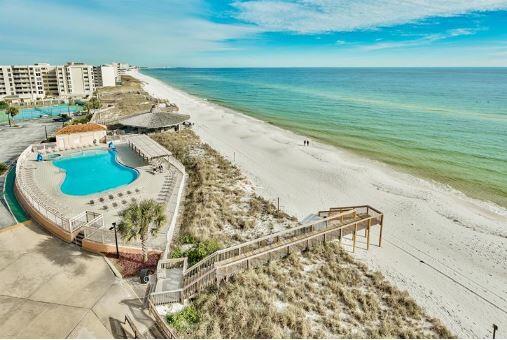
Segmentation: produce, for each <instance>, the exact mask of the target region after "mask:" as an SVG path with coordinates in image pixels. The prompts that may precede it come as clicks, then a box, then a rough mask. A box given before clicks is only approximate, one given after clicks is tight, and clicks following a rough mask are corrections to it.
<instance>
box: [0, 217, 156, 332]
mask: <svg viewBox="0 0 507 340" xmlns="http://www.w3.org/2000/svg"><path fill="white" fill-rule="evenodd" d="M0 277H1V278H2V279H1V280H0V338H112V337H123V336H124V333H123V331H122V324H121V323H122V322H123V321H124V319H125V315H126V314H129V315H131V316H132V317H133V318H134V319H135V320H136V324H137V326H138V328H139V329H140V331H141V332H147V331H148V329H149V328H151V327H152V326H153V322H152V320H151V319H150V318H149V317H148V316H147V314H146V312H145V311H143V310H142V302H141V301H140V299H138V297H137V295H136V294H135V293H134V290H133V288H132V286H131V285H130V284H129V283H128V282H127V281H126V280H121V279H118V278H116V277H115V276H114V275H113V273H112V271H111V270H110V268H109V267H108V265H107V264H106V262H105V261H104V259H103V258H102V257H101V256H99V255H94V254H91V253H87V252H84V251H82V250H81V249H80V248H78V247H77V246H74V245H71V244H67V243H64V242H62V241H60V240H58V239H56V238H54V237H52V236H51V235H48V234H47V233H46V232H45V231H43V229H42V228H40V227H39V226H37V225H35V224H33V223H32V222H30V221H29V222H25V223H24V224H23V225H17V226H13V227H7V228H5V229H3V230H2V231H0ZM137 288H138V289H139V287H137Z"/></svg>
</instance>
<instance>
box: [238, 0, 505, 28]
mask: <svg viewBox="0 0 507 340" xmlns="http://www.w3.org/2000/svg"><path fill="white" fill-rule="evenodd" d="M233 6H234V7H235V8H236V9H237V14H236V16H237V18H238V19H240V20H243V21H245V22H248V23H253V24H256V25H258V26H259V27H261V28H263V29H265V30H267V31H289V32H296V33H300V34H312V33H325V32H338V31H354V30H358V29H373V28H377V27H386V26H393V25H398V24H404V23H409V22H415V21H419V20H422V19H425V18H428V17H448V16H455V15H460V14H465V13H469V12H475V11H490V10H499V9H506V8H507V0H405V1H402V0H293V1H289V0H247V1H236V2H234V3H233Z"/></svg>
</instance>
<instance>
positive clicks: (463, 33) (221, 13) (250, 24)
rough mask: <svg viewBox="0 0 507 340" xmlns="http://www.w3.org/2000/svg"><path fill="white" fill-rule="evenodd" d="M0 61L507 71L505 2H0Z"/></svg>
mask: <svg viewBox="0 0 507 340" xmlns="http://www.w3.org/2000/svg"><path fill="white" fill-rule="evenodd" d="M0 18H1V20H0V64H23V63H33V62H49V63H55V64H57V63H64V62H66V61H68V60H76V61H85V62H89V63H95V64H99V63H108V62H111V61H125V62H129V63H132V64H137V65H142V66H189V67H241V66H507V0H405V1H401V0H398V1H395V0H355V1H351V0H291V1H290V0H244V1H240V0H231V1H227V0H224V1H222V0H207V1H206V0H179V1H177V0H143V1H137V0H121V1H120V0H117V1H115V0H89V1H57V0H47V1H42V0H34V1H29V0H12V1H10V0H0Z"/></svg>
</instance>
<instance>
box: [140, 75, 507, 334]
mask: <svg viewBox="0 0 507 340" xmlns="http://www.w3.org/2000/svg"><path fill="white" fill-rule="evenodd" d="M132 75H133V76H135V77H137V78H138V79H140V80H142V81H143V82H144V87H145V90H146V91H147V92H149V93H150V94H152V95H153V96H155V97H159V98H166V99H169V100H171V101H172V102H175V103H176V104H177V105H178V106H179V107H180V111H181V112H182V113H188V114H190V115H191V116H192V121H193V122H195V127H194V129H195V131H196V132H197V133H198V134H199V135H200V136H201V138H202V139H203V140H204V141H205V142H207V143H209V144H210V145H211V146H212V147H214V148H215V149H217V150H218V151H219V152H221V153H222V154H223V155H224V156H226V157H228V158H229V159H231V160H233V161H234V162H235V163H236V164H237V165H239V166H240V167H241V169H242V170H243V171H244V172H245V173H246V174H247V175H249V176H250V178H251V180H252V181H253V182H254V183H255V185H257V190H258V192H259V193H260V194H262V195H264V196H265V197H266V198H268V199H273V200H275V199H276V198H277V197H279V198H280V204H281V206H282V207H283V208H284V209H285V210H286V211H287V212H289V213H291V214H294V215H296V216H298V217H299V218H303V217H304V216H306V215H308V214H310V213H313V212H315V211H318V210H320V209H326V208H329V207H332V206H347V205H356V204H370V205H372V206H374V207H376V208H379V209H380V210H382V211H383V212H384V214H385V233H384V242H383V246H382V248H378V247H372V248H373V249H371V250H370V251H369V252H366V251H365V250H364V249H363V250H359V251H357V252H356V254H355V255H356V256H357V257H358V258H360V259H363V260H364V261H366V262H367V263H368V265H369V266H370V267H371V268H376V269H379V270H380V271H381V272H382V273H383V274H384V275H386V277H387V278H389V279H390V281H391V282H393V283H394V284H396V285H397V286H398V287H399V288H401V289H406V290H408V291H409V293H410V294H411V295H412V296H413V297H414V298H415V299H416V300H417V302H418V303H419V304H420V305H421V306H423V307H424V308H426V310H427V312H428V313H429V314H430V315H434V316H436V317H438V318H440V319H441V320H442V321H443V322H444V323H445V324H446V325H448V327H449V328H450V329H451V330H452V331H453V332H455V333H456V334H457V335H458V336H460V337H485V338H488V337H491V332H492V324H493V323H495V324H497V325H498V326H499V331H498V332H497V337H499V338H500V337H503V338H505V337H507V210H506V209H504V208H502V207H498V206H495V205H493V204H488V203H485V202H480V201H477V200H472V199H470V198H468V197H466V196H464V195H463V194H461V193H459V192H456V191H454V190H451V189H449V188H446V187H444V186H443V185H440V184H438V183H433V182H430V181H426V180H422V179H418V178H416V177H414V176H411V175H407V174H404V173H401V172H398V171H396V170H394V169H392V168H391V167H389V166H387V165H384V164H381V163H379V162H375V161H372V160H368V159H365V158H361V157H358V156H356V155H353V154H351V153H350V152H348V151H344V150H340V149H337V148H335V147H331V146H328V145H325V144H321V143H318V142H316V141H312V142H311V145H310V146H309V147H304V146H303V140H304V139H305V137H303V136H299V135H296V134H294V133H292V132H289V131H285V130H282V129H279V128H277V127H274V126H272V125H270V124H268V123H265V122H262V121H259V120H256V119H253V118H251V117H248V116H245V115H243V114H241V113H238V112H234V111H232V110H229V109H226V108H223V107H220V106H217V105H214V104H212V103H210V102H208V101H205V100H203V99H200V98H197V97H194V96H191V95H189V94H186V93H184V92H182V91H180V90H177V89H174V88H172V87H170V86H168V85H166V84H165V83H163V82H161V81H159V80H156V79H154V78H151V77H148V76H145V75H143V74H139V73H132ZM373 239H374V240H375V238H373Z"/></svg>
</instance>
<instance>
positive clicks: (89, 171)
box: [53, 150, 139, 196]
mask: <svg viewBox="0 0 507 340" xmlns="http://www.w3.org/2000/svg"><path fill="white" fill-rule="evenodd" d="M53 165H54V166H56V167H58V168H60V169H63V170H64V171H65V179H64V181H63V183H62V185H61V186H60V189H61V191H62V192H63V193H64V194H67V195H72V196H84V195H90V194H95V193H99V192H102V191H106V190H110V189H114V188H117V187H120V186H122V185H127V184H130V183H132V182H134V181H135V180H136V179H137V177H139V172H138V171H137V170H135V169H132V168H129V167H127V166H124V165H122V164H120V163H118V161H117V160H116V152H115V151H105V150H91V151H84V152H81V153H78V154H75V155H71V156H66V157H63V158H59V159H56V160H54V161H53Z"/></svg>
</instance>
